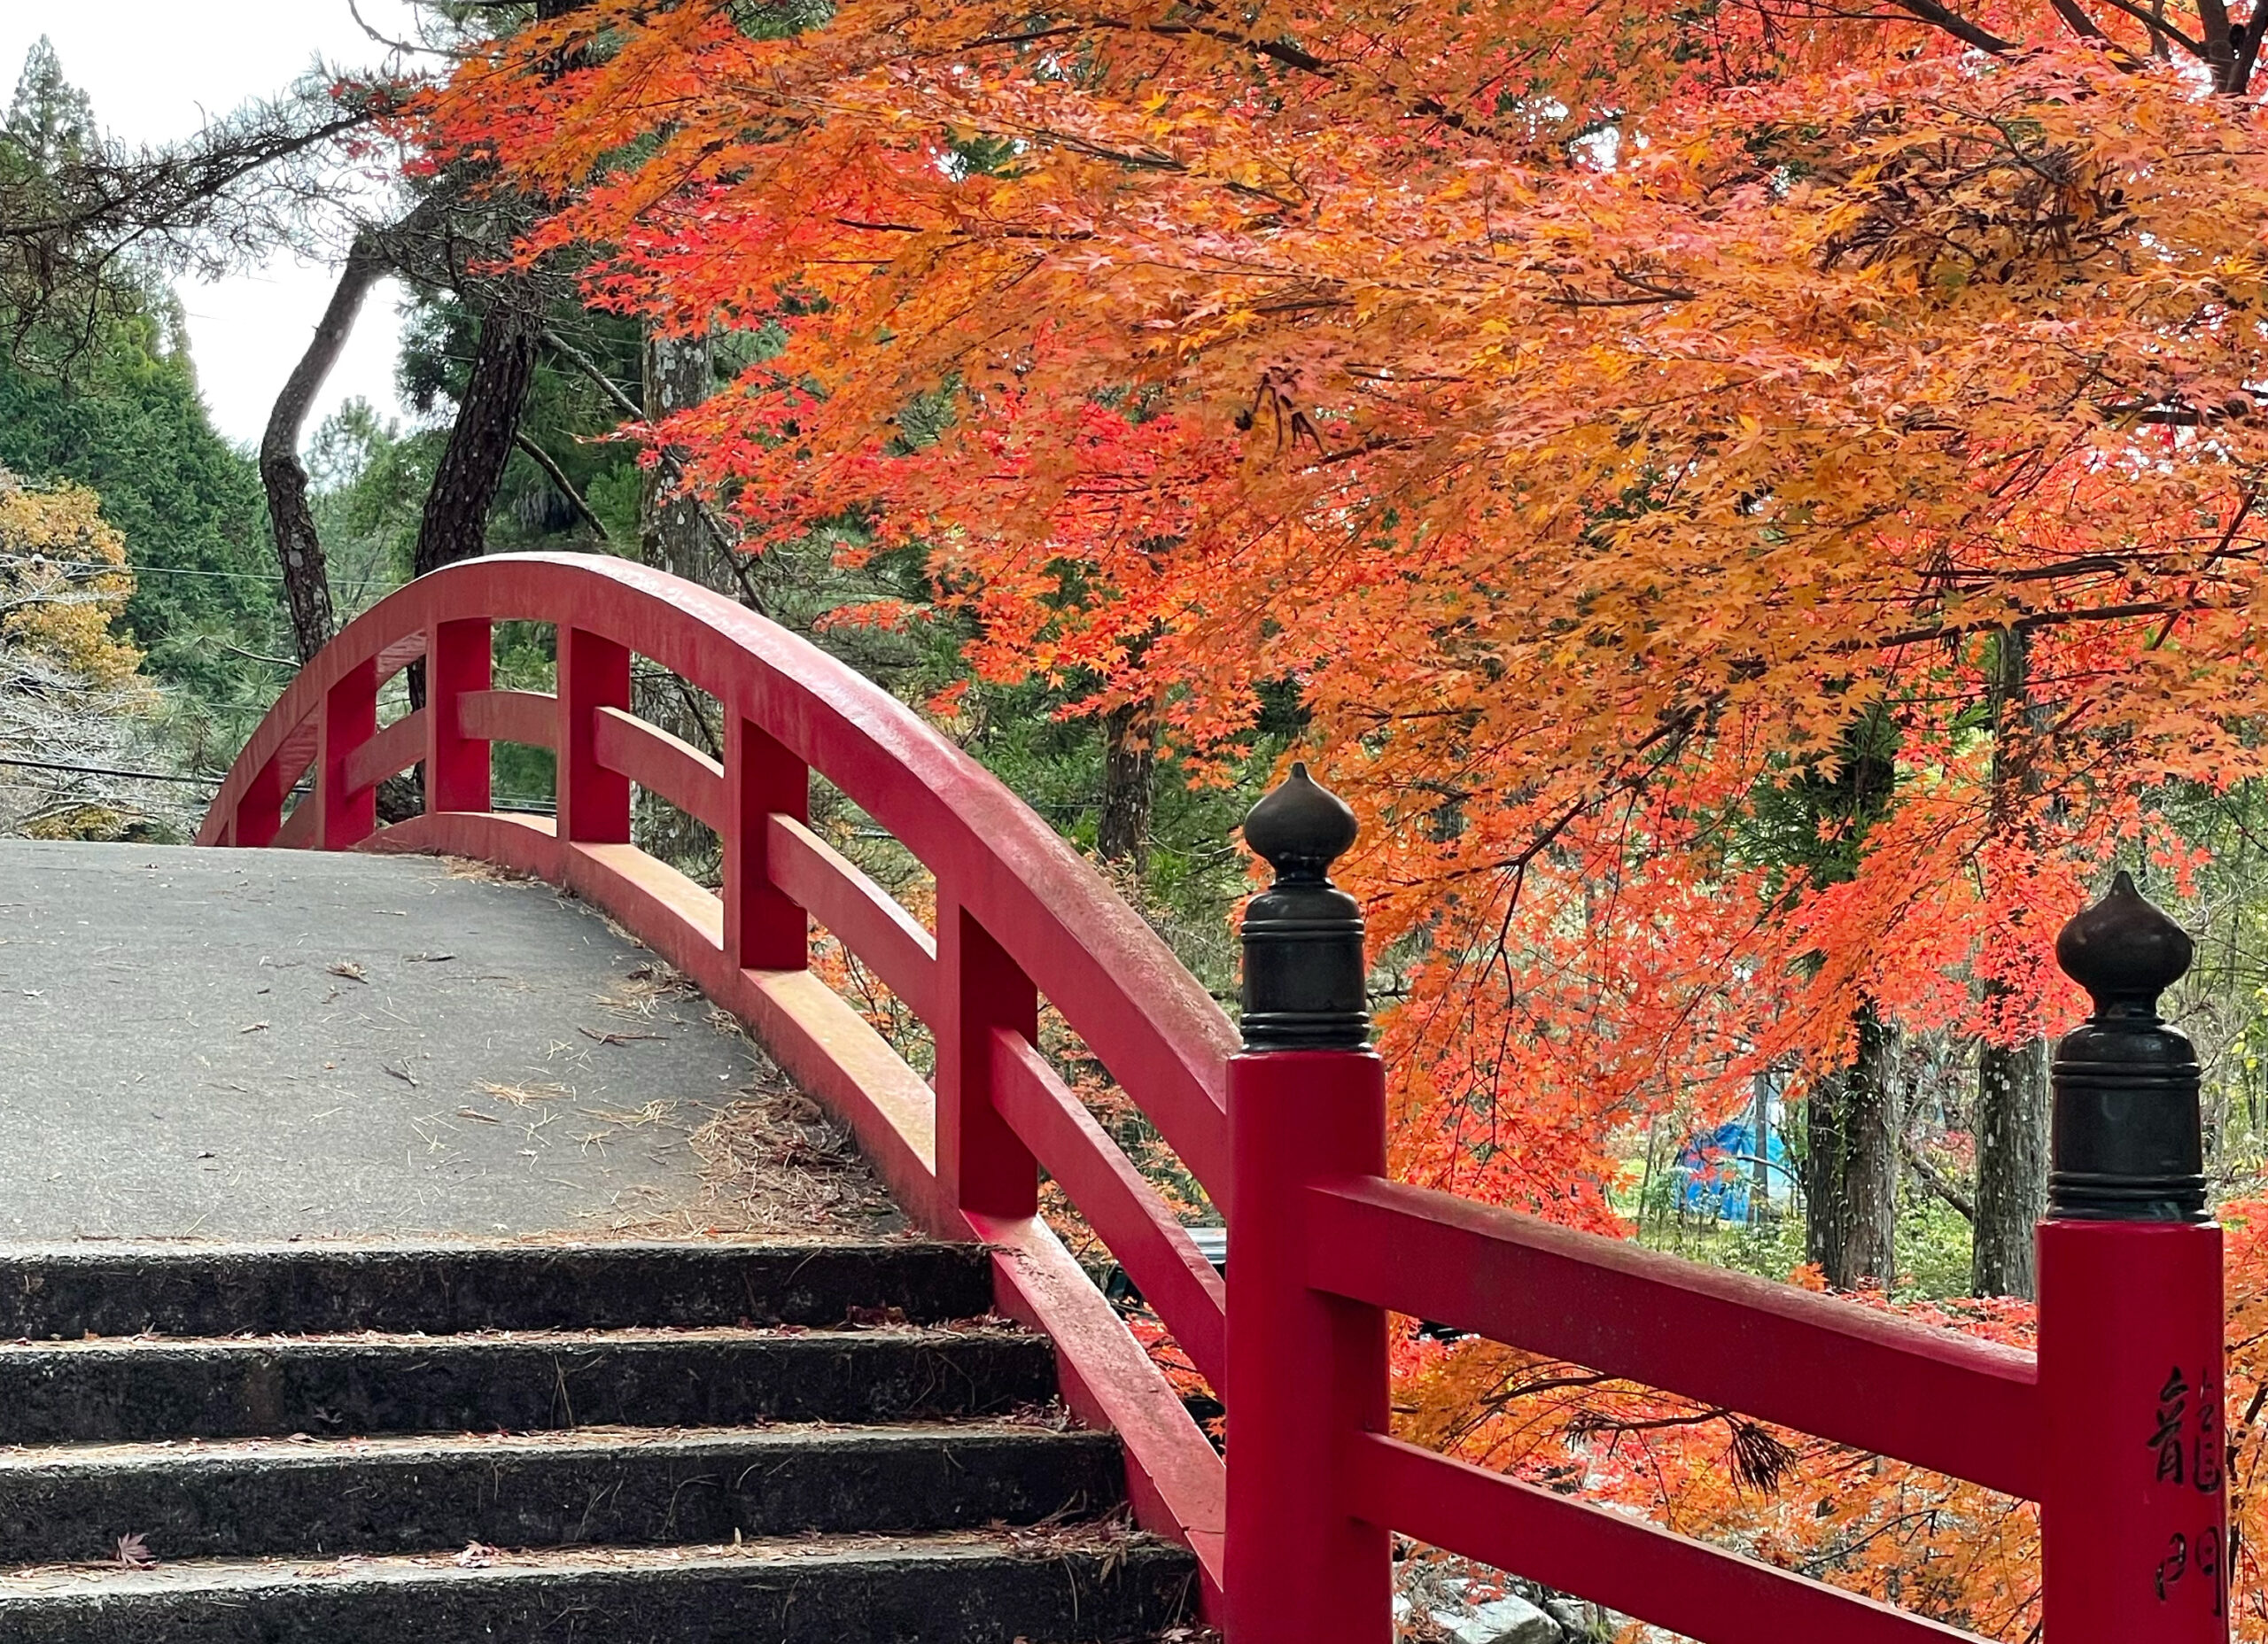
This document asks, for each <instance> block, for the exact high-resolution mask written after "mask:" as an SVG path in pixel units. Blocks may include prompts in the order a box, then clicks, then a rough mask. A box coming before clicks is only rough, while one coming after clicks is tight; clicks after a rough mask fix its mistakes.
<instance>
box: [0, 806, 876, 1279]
mask: <svg viewBox="0 0 2268 1644" xmlns="http://www.w3.org/2000/svg"><path fill="white" fill-rule="evenodd" d="M672 982H673V979H672V977H671V975H670V973H668V972H667V971H666V970H665V969H664V967H662V966H660V965H658V964H657V963H656V960H655V959H654V958H653V956H652V955H651V954H649V953H648V952H646V951H645V950H643V949H642V948H641V947H640V946H639V945H638V944H637V943H636V942H633V941H631V940H629V939H628V938H626V937H624V936H622V935H620V934H617V932H616V931H615V930H614V929H612V928H611V927H610V926H609V925H608V924H607V923H606V922H605V921H604V920H603V919H601V918H599V917H597V916H596V915H594V913H592V912H590V911H588V910H586V909H584V908H582V907H580V906H579V905H578V904H575V903H571V902H568V901H564V900H563V899H562V898H560V897H558V896H555V895H554V894H553V893H552V891H551V890H550V889H549V888H547V887H544V886H541V885H529V884H520V883H513V882H504V881H500V880H498V879H496V878H495V877H494V876H493V875H488V874H485V872H478V871H472V870H468V869H464V868H454V869H453V868H452V867H451V866H449V865H446V864H443V863H440V862H435V861H430V860H423V859H416V858H389V857H354V856H335V855H323V854H319V853H312V852H303V851H260V852H245V851H218V850H210V851H208V850H192V849H163V848H154V847H147V846H119V845H74V844H44V843H30V842H23V841H0V1183H6V1184H7V1191H6V1193H5V1194H4V1195H0V1240H16V1241H42V1242H43V1241H50V1240H57V1239H70V1238H84V1237H97V1238H181V1237H195V1238H200V1239H235V1240H241V1239H271V1238H290V1237H332V1238H336V1237H350V1238H351V1237H387V1238H393V1237H409V1236H419V1235H441V1236H462V1237H510V1236H515V1235H526V1234H537V1233H543V1232H547V1231H553V1230H558V1231H566V1232H574V1233H583V1234H590V1233H594V1232H632V1233H634V1232H641V1231H654V1232H676V1233H683V1232H687V1231H690V1230H695V1229H698V1228H701V1227H703V1226H713V1225H718V1221H717V1220H716V1218H715V1217H713V1216H712V1214H711V1212H712V1211H713V1210H714V1209H715V1207H716V1197H715V1195H714V1193H713V1192H711V1191H710V1188H711V1185H713V1184H712V1183H704V1181H703V1169H702V1165H701V1160H700V1159H699V1157H698V1156H697V1155H698V1154H700V1153H701V1152H703V1151H705V1150H703V1149H702V1148H699V1147H696V1145H695V1138H696V1136H698V1134H699V1133H700V1131H701V1128H702V1127H703V1126H704V1125H706V1124H708V1123H710V1121H711V1120H712V1119H713V1118H714V1117H715V1116H716V1115H717V1114H718V1113H719V1111H720V1110H722V1109H725V1108H726V1107H727V1106H728V1105H732V1104H734V1102H735V1101H736V1100H737V1099H738V1098H739V1097H742V1094H743V1093H744V1092H748V1091H750V1090H756V1091H757V1092H759V1093H762V1092H766V1091H772V1092H776V1091H777V1090H779V1088H780V1087H779V1084H778V1079H777V1075H776V1074H775V1073H774V1072H773V1070H772V1069H771V1067H770V1066H769V1065H768V1063H766V1062H765V1060H764V1059H762V1057H761V1054H760V1052H757V1051H755V1050H754V1049H753V1048H752V1047H751V1046H750V1044H749V1043H748V1042H747V1041H746V1040H745V1039H743V1038H742V1037H741V1036H739V1035H737V1034H735V1033H731V1032H727V1031H719V1029H718V1027H717V1026H715V1025H713V1024H712V1022H711V1019H710V1017H711V1012H710V1008H709V1005H708V1004H707V1003H706V1001H704V1000H703V999H702V998H701V997H700V996H697V995H695V994H692V993H690V992H689V991H687V990H685V989H682V988H681V987H680V986H674V985H672ZM851 1197H853V1198H863V1197H864V1196H862V1195H858V1194H853V1195H852V1196H851ZM729 1222H730V1217H729V1216H727V1217H726V1218H725V1224H726V1225H727V1226H729ZM863 1225H864V1228H865V1230H869V1231H871V1230H872V1228H873V1225H874V1224H873V1222H872V1221H871V1220H869V1221H866V1222H865V1223H864V1224H863Z"/></svg>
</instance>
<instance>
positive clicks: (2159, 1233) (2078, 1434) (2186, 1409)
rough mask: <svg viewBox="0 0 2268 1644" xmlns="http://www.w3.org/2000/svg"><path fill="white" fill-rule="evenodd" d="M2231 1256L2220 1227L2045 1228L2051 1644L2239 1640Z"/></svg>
mask: <svg viewBox="0 0 2268 1644" xmlns="http://www.w3.org/2000/svg"><path fill="white" fill-rule="evenodd" d="M2221 1264H2222V1249H2221V1230H2220V1229H2218V1227H2211V1226H2202V1227H2198V1226H2187V1225H2183V1224H2179V1223H2168V1222H2136V1221H2049V1222H2046V1223H2043V1224H2042V1225H2041V1227H2040V1229H2039V1384H2040V1392H2041V1394H2042V1396H2043V1399H2044V1401H2045V1403H2046V1406H2047V1434H2048V1445H2047V1499H2046V1501H2044V1502H2043V1503H2042V1505H2041V1525H2042V1529H2043V1531H2044V1532H2045V1535H2044V1540H2045V1545H2046V1569H2045V1570H2044V1572H2043V1573H2044V1576H2045V1580H2046V1617H2045V1619H2046V1622H2047V1637H2048V1638H2049V1639H2050V1640H2054V1644H2132V1641H2133V1640H2149V1644H2225V1641H2226V1640H2227V1638H2228V1636H2229V1597H2230V1594H2229V1584H2230V1581H2231V1578H2232V1577H2233V1574H2234V1571H2233V1570H2232V1569H2231V1566H2232V1565H2233V1563H2235V1548H2234V1547H2233V1545H2232V1542H2231V1535H2230V1529H2229V1523H2228V1501H2227V1498H2228V1487H2227V1479H2226V1477H2225V1469H2226V1457H2227V1454H2228V1413H2227V1408H2226V1396H2225V1386H2226V1381H2225V1365H2224V1358H2223V1354H2224V1348H2223V1341H2222V1338H2223V1325H2222V1321H2223V1320H2224V1319H2225V1317H2226V1316H2227V1315H2226V1314H2225V1311H2224V1310H2223V1298H2222V1289H2221V1287H2222V1279H2221V1270H2222V1269H2221Z"/></svg>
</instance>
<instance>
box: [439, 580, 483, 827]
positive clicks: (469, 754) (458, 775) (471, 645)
mask: <svg viewBox="0 0 2268 1644" xmlns="http://www.w3.org/2000/svg"><path fill="white" fill-rule="evenodd" d="M494 677H495V676H494V663H493V641H492V635H491V632H490V628H489V623H488V619H487V618H486V617H470V618H468V619H466V620H464V621H462V622H443V623H436V624H433V628H432V631H431V634H430V636H429V638H428V640H427V644H426V648H425V809H426V810H429V811H434V810H487V809H488V808H489V805H490V803H491V796H490V790H489V747H488V744H487V743H486V742H485V741H475V740H474V739H472V738H470V737H468V736H467V735H465V733H464V704H463V701H462V699H463V696H464V694H465V693H466V692H468V691H485V690H486V689H488V687H489V686H490V685H491V683H493V679H494Z"/></svg>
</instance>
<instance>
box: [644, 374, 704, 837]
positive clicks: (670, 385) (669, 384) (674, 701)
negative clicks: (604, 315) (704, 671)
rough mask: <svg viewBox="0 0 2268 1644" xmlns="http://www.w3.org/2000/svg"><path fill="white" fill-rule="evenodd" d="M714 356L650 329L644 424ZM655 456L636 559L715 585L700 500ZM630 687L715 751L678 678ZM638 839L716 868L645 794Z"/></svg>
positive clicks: (680, 404)
mask: <svg viewBox="0 0 2268 1644" xmlns="http://www.w3.org/2000/svg"><path fill="white" fill-rule="evenodd" d="M714 356H715V350H714V348H713V346H712V345H711V343H710V340H709V339H708V338H707V337H664V336H661V335H659V334H658V333H656V332H653V331H649V332H648V333H647V335H646V345H645V350H644V353H643V368H642V376H643V377H644V383H645V387H644V399H645V404H644V406H643V407H641V409H642V411H643V414H644V416H645V419H646V421H647V422H648V423H658V422H660V421H662V420H663V419H664V417H667V416H670V415H674V414H675V413H677V412H680V411H686V410H690V409H691V408H692V407H695V406H697V405H700V404H701V403H703V401H704V400H706V399H708V398H709V393H710V390H711V388H712V387H713V386H714V385H715V382H716V377H715V357H714ZM661 456H662V460H661V461H656V463H655V464H654V465H653V466H652V467H650V468H649V469H646V470H645V471H644V473H643V474H642V475H641V480H640V487H639V493H638V557H639V558H640V559H641V560H642V561H644V562H646V563H647V564H649V565H650V566H652V567H654V569H655V570H665V571H668V572H669V573H670V574H671V575H672V576H673V577H682V578H685V579H686V580H687V582H692V583H698V584H700V585H702V586H703V587H711V586H714V584H713V582H712V581H711V578H710V577H709V576H707V575H706V574H704V573H705V572H706V571H707V570H708V568H709V566H710V564H711V559H712V557H713V551H712V550H711V546H710V544H709V541H708V539H707V534H706V533H707V531H708V529H709V527H708V525H707V523H705V522H704V521H703V519H702V517H701V504H700V501H699V500H698V499H697V498H695V497H694V496H692V495H691V494H690V493H688V492H685V491H683V490H682V489H680V486H679V485H677V484H676V483H675V482H677V481H678V480H679V479H680V477H681V476H682V474H683V471H684V470H683V469H682V467H681V465H680V463H678V462H677V461H674V460H672V457H671V455H670V454H668V453H666V452H664V453H663V454H661ZM633 691H634V694H633V697H632V705H633V707H634V708H635V709H636V710H637V711H638V715H639V717H641V718H642V719H646V720H648V721H649V722H651V723H652V724H654V725H659V726H661V728H662V729H663V730H664V731H667V732H668V733H670V734H671V735H672V736H674V737H676V738H678V739H679V740H680V741H684V742H688V743H690V744H692V745H693V746H694V747H695V748H706V749H708V750H709V751H711V753H712V754H713V753H714V752H716V750H717V747H718V737H719V735H720V734H721V732H722V730H723V727H722V726H711V725H708V724H706V723H704V722H703V718H702V710H701V706H700V699H699V698H698V697H696V696H695V695H694V694H692V693H691V692H689V691H687V689H686V688H685V686H684V684H683V682H682V681H680V680H679V679H676V678H675V677H673V676H672V675H669V674H666V673H664V672H663V671H661V670H659V669H658V668H656V669H641V671H640V673H639V676H638V679H637V680H636V682H635V684H634V686H633ZM637 840H638V843H639V846H640V847H641V849H644V850H646V851H648V852H649V854H651V855H653V856H656V857H660V858H661V859H662V860H663V861H664V862H667V863H669V864H671V865H672V866H674V867H677V868H679V869H680V870H682V871H686V872H698V871H699V870H700V869H702V868H703V867H705V866H714V865H716V864H715V862H714V860H713V858H711V861H709V862H705V863H704V862H703V860H702V859H701V858H702V857H703V856H704V855H706V854H707V853H708V844H707V840H706V838H705V836H704V832H703V829H702V828H701V826H700V825H699V824H697V823H696V822H695V821H694V820H693V818H690V817H688V816H687V815H686V814H685V813H684V812H683V811H681V810H678V809H676V808H675V807H674V806H672V805H670V804H668V803H664V801H663V800H661V799H660V798H659V797H657V796H656V795H652V794H647V793H642V792H641V794H640V795H639V803H638V832H637Z"/></svg>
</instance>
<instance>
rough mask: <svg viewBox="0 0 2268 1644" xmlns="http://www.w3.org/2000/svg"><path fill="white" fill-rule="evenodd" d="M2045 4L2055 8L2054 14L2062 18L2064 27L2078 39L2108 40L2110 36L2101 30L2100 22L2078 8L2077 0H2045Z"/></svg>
mask: <svg viewBox="0 0 2268 1644" xmlns="http://www.w3.org/2000/svg"><path fill="white" fill-rule="evenodd" d="M2047 4H2049V5H2051V6H2053V7H2054V9H2055V15H2056V16H2058V17H2060V18H2062V19H2063V22H2064V25H2065V27H2069V28H2070V31H2071V32H2072V33H2073V34H2075V35H2078V37H2079V38H2080V39H2082V40H2108V39H2109V38H2110V36H2109V35H2106V34H2104V33H2103V32H2102V26H2101V24H2099V23H2097V22H2096V21H2095V20H2094V19H2093V18H2091V17H2089V16H2088V15H2087V14H2086V13H2085V12H2082V11H2081V10H2079V7H2078V0H2047Z"/></svg>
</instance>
